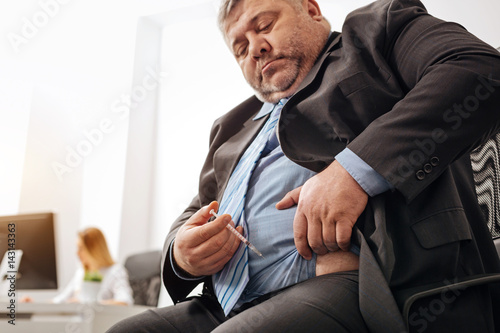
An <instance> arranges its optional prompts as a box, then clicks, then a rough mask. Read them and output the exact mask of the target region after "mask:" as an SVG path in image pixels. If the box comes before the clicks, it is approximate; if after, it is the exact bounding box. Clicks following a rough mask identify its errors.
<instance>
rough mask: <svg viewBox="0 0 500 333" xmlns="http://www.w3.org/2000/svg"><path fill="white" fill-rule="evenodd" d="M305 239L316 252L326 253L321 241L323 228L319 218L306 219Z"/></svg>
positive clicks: (326, 250)
mask: <svg viewBox="0 0 500 333" xmlns="http://www.w3.org/2000/svg"><path fill="white" fill-rule="evenodd" d="M308 222H309V223H308V226H307V239H308V243H309V246H310V247H311V249H312V250H313V252H314V253H316V254H327V253H328V249H327V248H326V246H325V244H324V243H323V230H322V229H323V228H322V222H321V220H319V219H317V220H312V221H309V220H308Z"/></svg>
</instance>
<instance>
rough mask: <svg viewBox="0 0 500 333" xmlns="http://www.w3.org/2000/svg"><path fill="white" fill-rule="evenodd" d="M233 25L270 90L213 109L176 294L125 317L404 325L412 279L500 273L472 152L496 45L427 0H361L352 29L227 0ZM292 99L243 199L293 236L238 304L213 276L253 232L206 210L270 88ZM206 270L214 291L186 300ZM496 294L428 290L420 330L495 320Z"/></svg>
mask: <svg viewBox="0 0 500 333" xmlns="http://www.w3.org/2000/svg"><path fill="white" fill-rule="evenodd" d="M220 23H221V29H222V31H223V33H224V36H225V38H226V42H227V44H228V46H229V48H230V50H231V51H232V52H233V54H234V55H235V58H236V60H237V62H238V64H239V65H240V67H241V69H242V72H243V75H244V76H245V78H246V79H247V81H248V83H249V84H250V85H251V86H252V87H253V88H254V90H255V92H256V96H257V97H252V98H250V99H248V100H246V101H245V102H243V103H242V104H240V105H239V106H238V107H236V108H235V109H233V110H232V111H230V112H229V113H227V114H226V115H225V116H223V117H221V118H220V119H218V120H217V121H216V122H215V124H214V126H213V128H212V132H211V136H210V150H209V153H208V157H207V159H206V162H205V165H204V167H203V170H202V172H201V177H200V188H199V194H198V195H197V196H196V197H195V198H194V200H193V201H192V203H191V204H190V206H189V207H188V208H187V209H186V211H185V212H184V213H183V214H182V215H181V216H180V217H179V218H178V219H177V221H175V222H174V224H173V226H172V229H171V232H170V233H169V235H168V236H167V239H166V242H165V251H164V262H163V266H162V267H163V280H164V283H165V286H166V287H167V290H168V292H169V294H170V295H171V297H172V299H173V300H174V301H175V302H176V303H177V302H179V303H178V304H176V305H175V306H174V307H169V308H166V309H158V310H154V311H150V312H147V313H145V314H143V315H140V316H138V317H133V318H131V319H128V320H127V321H124V322H122V323H120V324H118V325H117V326H115V328H114V329H112V331H113V332H118V331H120V330H121V329H126V330H127V331H141V330H143V331H148V332H153V331H169V332H170V331H173V332H177V331H179V332H191V331H212V330H213V329H215V330H216V331H217V332H234V331H238V330H242V331H245V330H246V331H252V332H253V331H255V332H281V331H287V332H288V331H296V332H305V331H315V332H316V331H335V332H368V331H369V332H402V331H405V330H406V328H405V327H404V326H403V325H402V320H401V314H400V311H401V308H402V303H403V302H404V299H405V297H407V295H408V294H409V292H410V291H411V290H413V289H414V288H419V287H421V286H425V285H427V284H447V283H449V282H450V281H453V280H454V279H456V278H461V277H465V276H469V275H474V274H481V273H485V272H486V273H488V272H500V263H499V261H498V258H497V257H496V256H495V255H494V253H495V252H494V251H495V250H494V248H493V244H492V242H491V239H490V237H489V233H488V230H487V229H486V226H485V222H484V218H483V216H482V213H481V211H480V209H479V206H478V204H477V199H476V196H475V192H474V184H473V179H472V169H471V166H470V159H469V155H468V153H469V152H470V151H471V150H472V149H474V148H475V147H476V146H477V145H479V144H480V143H481V142H483V141H485V140H486V139H487V138H488V137H489V136H491V134H492V133H494V132H496V131H497V129H498V126H499V123H500V117H499V115H498V110H499V107H500V89H499V88H500V55H499V54H498V52H497V51H496V50H494V49H493V48H491V47H490V46H488V45H486V44H485V43H483V42H481V41H479V40H478V39H477V38H475V37H474V36H472V35H471V34H469V33H468V32H467V31H466V30H465V29H464V28H462V27H461V26H459V25H457V24H454V23H447V22H443V21H441V20H439V19H436V18H434V17H432V16H430V15H429V14H428V13H427V12H426V11H425V8H424V6H423V5H422V4H421V3H420V2H419V1H417V0H399V1H397V0H393V1H389V0H380V1H377V2H375V3H373V4H371V5H369V6H366V7H363V8H361V9H359V10H357V11H355V12H353V13H351V14H350V15H349V16H348V17H347V19H346V21H345V24H344V27H343V29H342V34H340V33H336V32H334V33H330V32H329V31H330V26H329V24H328V22H327V21H326V20H325V19H324V18H323V17H322V15H321V11H320V8H319V6H318V4H317V3H316V2H315V1H314V0H276V1H267V0H266V1H263V0H241V1H223V6H222V7H221V14H220ZM284 98H285V102H283V103H286V104H285V105H284V106H283V109H282V110H281V111H280V112H281V115H280V118H279V122H278V125H277V126H278V130H277V134H276V135H275V136H274V137H273V136H271V138H270V139H269V140H268V142H267V143H266V146H265V149H264V152H263V153H262V156H261V157H260V159H259V160H258V162H257V165H256V167H255V171H254V173H253V174H252V177H251V178H250V181H249V185H248V190H247V196H246V199H245V200H246V201H245V208H244V214H245V215H246V219H247V221H248V223H247V224H246V228H247V229H249V230H247V231H248V232H247V233H246V235H249V240H250V241H251V242H252V243H254V245H256V246H257V245H258V246H257V247H258V248H260V249H261V251H262V252H263V253H264V256H265V257H266V256H269V257H271V258H273V256H272V254H273V252H274V251H280V249H281V246H283V247H285V248H286V247H287V246H288V247H289V244H290V241H291V240H293V242H294V248H293V250H290V251H288V250H287V251H288V252H285V253H284V254H283V255H281V254H280V256H281V257H280V258H283V260H281V259H280V258H277V259H276V260H275V261H270V259H264V260H266V261H259V260H260V259H258V258H257V257H252V256H251V255H249V261H248V265H249V267H250V269H249V274H250V281H249V282H248V284H247V285H246V287H245V289H244V291H243V294H242V295H241V296H239V300H238V302H237V303H236V305H235V306H234V307H231V308H230V309H229V310H227V311H230V312H227V313H226V314H227V316H226V315H225V314H224V312H223V310H222V308H221V306H220V305H219V302H218V300H217V297H216V296H215V294H217V292H214V289H215V290H218V289H220V288H219V287H218V286H217V279H214V278H213V275H214V274H216V273H218V272H220V271H221V270H223V269H224V267H226V264H227V263H228V262H229V261H230V259H231V258H232V257H233V255H234V253H235V252H236V251H237V250H238V248H239V247H240V246H243V245H240V244H239V241H238V240H237V238H236V237H235V236H234V235H233V234H231V233H230V232H229V231H228V230H227V229H226V228H225V226H226V224H227V223H232V222H230V220H231V218H230V217H229V216H228V215H227V214H226V215H222V214H221V216H219V217H218V218H216V219H215V220H214V221H212V222H210V223H207V221H208V220H209V219H210V218H211V214H210V213H209V212H210V210H212V209H214V210H217V208H218V203H217V202H219V201H221V200H223V198H224V194H225V189H226V186H228V182H229V183H231V179H230V178H231V174H232V172H233V170H234V169H235V168H236V167H237V165H239V164H238V163H239V161H240V158H241V157H242V155H243V154H244V152H245V151H246V150H247V148H248V147H249V146H250V145H251V144H252V142H253V141H254V140H257V139H256V136H257V137H258V133H259V131H260V130H261V128H262V126H264V124H265V123H266V121H267V119H268V117H269V116H268V114H269V112H267V111H269V110H267V111H266V104H264V106H263V104H262V102H266V103H268V104H270V105H271V106H272V105H278V104H279V103H278V102H279V101H280V102H281V101H283V99H284ZM271 108H272V109H273V110H275V108H276V106H272V107H271ZM266 112H267V113H266ZM273 142H274V144H273ZM283 174H284V175H283ZM280 177H281V178H280ZM276 179H278V180H279V181H278V182H277V183H273V182H276ZM276 188H277V189H278V190H277V191H274V189H276ZM264 203H265V204H264ZM274 207H276V208H274ZM261 211H266V214H267V215H263V214H261V213H260V212H261ZM286 212H292V215H291V216H290V215H288V216H285V215H283V214H286ZM268 218H269V219H273V221H275V220H274V219H276V221H278V222H276V223H274V222H273V223H268V224H265V223H263V222H261V221H262V220H266V219H268ZM279 223H285V224H279ZM292 224H293V228H292ZM275 225H278V226H279V229H273V228H275ZM256 226H258V227H256ZM288 226H290V227H289V228H288ZM276 230H283V232H282V234H283V235H278V233H276ZM238 231H240V232H243V230H242V228H241V226H239V227H238ZM269 235H272V237H269ZM276 239H279V240H280V242H277V241H276ZM267 243H270V244H271V245H270V247H269V251H267V252H266V251H263V250H262V247H264V248H265V247H266V246H267ZM288 258H293V260H291V261H286V260H285V259H288ZM262 263H265V264H262ZM311 263H312V264H311ZM262 265H264V267H262ZM263 277H264V278H263ZM276 277H278V278H276ZM200 282H204V283H205V286H204V292H203V295H202V296H200V297H194V298H189V299H188V300H185V298H186V296H187V295H188V294H189V292H190V291H191V290H192V289H193V288H194V287H195V286H196V285H197V284H199V283H200ZM214 284H215V286H214ZM495 297H498V294H495V290H494V289H491V290H490V289H488V288H487V287H480V288H468V289H467V290H460V291H453V292H452V291H449V292H445V293H442V294H441V295H440V296H439V298H428V299H423V300H422V301H420V302H419V303H417V304H416V305H415V307H414V308H413V310H412V312H411V316H410V331H415V332H424V331H427V332H438V331H439V332H442V331H443V330H447V331H453V332H469V331H481V332H492V331H493V330H494V326H493V325H494V324H493V318H494V317H495V314H496V317H499V316H498V307H496V305H495V304H494V302H492V299H493V298H495Z"/></svg>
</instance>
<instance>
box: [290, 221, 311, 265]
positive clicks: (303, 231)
mask: <svg viewBox="0 0 500 333" xmlns="http://www.w3.org/2000/svg"><path fill="white" fill-rule="evenodd" d="M293 239H294V241H295V247H296V248H297V251H298V252H299V254H300V255H301V256H302V257H304V259H307V260H311V259H312V252H311V249H310V248H309V243H308V242H307V219H306V217H305V215H304V214H301V213H299V212H297V213H296V214H295V218H294V220H293Z"/></svg>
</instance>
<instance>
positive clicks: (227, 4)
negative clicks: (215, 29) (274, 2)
mask: <svg viewBox="0 0 500 333" xmlns="http://www.w3.org/2000/svg"><path fill="white" fill-rule="evenodd" d="M241 1H243V0H222V1H221V4H220V7H219V16H218V18H217V23H218V25H219V29H220V31H222V33H223V34H224V35H225V34H226V32H225V30H224V24H225V23H226V19H227V17H228V16H229V14H231V11H232V10H233V9H234V7H236V6H237V5H238V4H239V3H240V2H241ZM262 1H271V0H262ZM282 1H286V2H288V3H290V4H291V5H292V6H294V7H295V8H297V9H298V8H300V7H301V5H302V0H282Z"/></svg>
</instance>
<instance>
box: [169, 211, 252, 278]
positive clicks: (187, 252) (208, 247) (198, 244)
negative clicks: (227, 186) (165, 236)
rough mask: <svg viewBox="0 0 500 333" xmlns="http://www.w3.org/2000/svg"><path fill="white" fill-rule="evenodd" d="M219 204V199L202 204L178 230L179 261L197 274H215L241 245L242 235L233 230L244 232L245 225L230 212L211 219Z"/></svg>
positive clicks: (175, 249) (176, 253)
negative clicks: (235, 219) (235, 225)
mask: <svg viewBox="0 0 500 333" xmlns="http://www.w3.org/2000/svg"><path fill="white" fill-rule="evenodd" d="M218 208H219V204H218V203H217V202H216V201H213V202H212V203H210V204H209V205H208V206H205V207H202V208H201V209H200V210H198V211H197V212H196V213H194V214H193V215H192V216H191V217H190V218H189V219H188V220H187V221H186V223H184V225H182V226H181V227H180V228H179V230H178V231H177V234H176V238H175V241H174V244H173V249H172V250H173V253H172V254H173V257H174V260H175V263H176V264H177V266H179V267H180V268H181V269H182V270H184V271H185V272H186V273H188V274H190V275H192V276H194V277H200V276H207V275H212V274H215V273H217V272H218V271H220V270H221V269H222V268H223V267H224V265H225V264H226V263H227V262H228V261H229V260H230V259H231V258H232V257H233V255H234V253H235V252H236V250H237V249H238V247H239V245H240V237H238V236H237V235H236V234H235V233H234V231H233V230H235V231H237V233H238V234H239V235H240V236H241V234H242V232H243V228H242V227H241V226H238V227H236V228H235V227H234V223H233V222H232V221H231V216H230V215H228V214H222V215H220V216H216V218H215V219H214V220H213V221H211V222H210V223H207V222H208V221H209V220H210V218H212V217H213V215H212V214H211V213H210V212H211V211H212V210H213V212H214V213H215V212H216V211H217V210H218ZM228 225H229V226H231V227H232V229H233V230H230V228H228V227H227V226H228ZM241 237H243V236H241ZM243 238H244V237H243ZM245 240H246V239H245ZM247 242H248V241H247ZM250 245H251V244H250ZM259 253H260V252H259Z"/></svg>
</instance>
